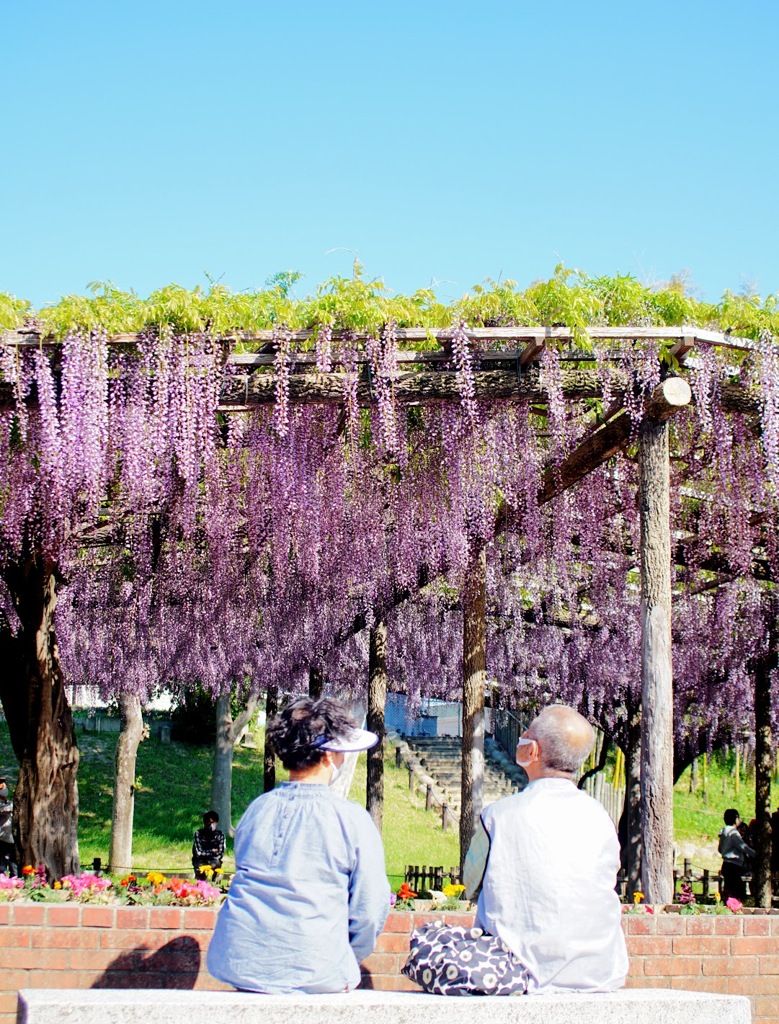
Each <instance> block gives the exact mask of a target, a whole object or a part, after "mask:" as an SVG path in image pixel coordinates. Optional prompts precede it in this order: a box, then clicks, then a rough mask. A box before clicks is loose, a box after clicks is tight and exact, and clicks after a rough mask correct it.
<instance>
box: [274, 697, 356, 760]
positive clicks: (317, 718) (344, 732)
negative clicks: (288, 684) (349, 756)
mask: <svg viewBox="0 0 779 1024" xmlns="http://www.w3.org/2000/svg"><path fill="white" fill-rule="evenodd" d="M354 728H356V726H355V722H354V719H353V718H352V716H351V715H350V714H349V712H348V711H347V710H346V708H344V707H342V706H341V705H340V704H339V703H338V701H335V700H333V699H332V698H330V697H323V698H322V699H321V700H312V699H311V698H310V697H301V698H300V699H299V700H296V701H293V702H292V703H291V704H288V705H287V706H286V707H285V708H284V710H283V711H282V712H281V713H280V714H278V715H277V716H276V717H275V718H274V719H273V721H272V722H271V723H270V724H269V725H268V731H267V734H266V735H267V738H268V742H269V743H270V745H271V746H272V747H273V750H274V752H275V753H276V754H277V756H278V757H279V758H280V759H281V763H282V764H283V765H284V767H285V768H286V769H288V770H289V769H292V770H293V771H295V770H298V769H301V768H313V767H314V765H316V764H319V762H320V761H321V760H322V758H323V757H324V755H325V751H324V750H322V749H321V744H322V743H326V742H327V741H328V740H334V739H339V738H340V737H342V736H348V735H349V733H350V732H351V731H352V730H353V729H354ZM318 744H319V745H318Z"/></svg>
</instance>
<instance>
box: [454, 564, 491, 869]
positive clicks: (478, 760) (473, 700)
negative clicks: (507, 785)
mask: <svg viewBox="0 0 779 1024" xmlns="http://www.w3.org/2000/svg"><path fill="white" fill-rule="evenodd" d="M486 591H487V550H486V548H481V550H480V551H478V552H477V553H476V554H475V555H474V556H472V558H471V564H470V566H469V568H468V575H467V578H466V582H465V589H464V593H463V740H462V797H461V802H460V867H461V868H462V866H463V865H464V863H465V855H466V853H467V852H468V847H469V846H470V845H471V839H472V838H473V834H474V832H475V831H476V826H477V825H478V823H479V817H480V815H481V812H482V806H483V803H484V687H485V684H486V680H487V627H486V621H485V603H486Z"/></svg>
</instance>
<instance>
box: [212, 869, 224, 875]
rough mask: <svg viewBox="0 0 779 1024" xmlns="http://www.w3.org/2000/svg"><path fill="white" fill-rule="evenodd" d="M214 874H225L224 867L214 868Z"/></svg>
mask: <svg viewBox="0 0 779 1024" xmlns="http://www.w3.org/2000/svg"><path fill="white" fill-rule="evenodd" d="M214 874H215V875H223V874H224V868H215V869H214Z"/></svg>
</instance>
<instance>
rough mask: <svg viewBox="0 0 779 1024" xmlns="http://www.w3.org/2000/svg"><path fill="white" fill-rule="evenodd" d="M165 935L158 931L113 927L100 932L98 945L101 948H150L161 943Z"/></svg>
mask: <svg viewBox="0 0 779 1024" xmlns="http://www.w3.org/2000/svg"><path fill="white" fill-rule="evenodd" d="M165 940H166V936H161V935H160V934H159V933H158V932H150V931H149V930H148V928H147V929H144V930H143V931H137V932H136V931H131V930H130V929H129V928H114V929H112V930H111V931H110V932H100V946H101V948H102V949H151V948H152V946H157V945H160V946H161V945H162V943H163V942H164V941H165Z"/></svg>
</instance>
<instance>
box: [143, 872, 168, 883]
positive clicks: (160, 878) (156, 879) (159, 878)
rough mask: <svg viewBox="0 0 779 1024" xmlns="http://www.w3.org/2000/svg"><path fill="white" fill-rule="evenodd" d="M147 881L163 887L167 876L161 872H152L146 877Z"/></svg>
mask: <svg viewBox="0 0 779 1024" xmlns="http://www.w3.org/2000/svg"><path fill="white" fill-rule="evenodd" d="M146 881H147V882H151V884H152V885H162V883H163V882H164V881H165V875H163V874H162V872H161V871H150V872H149V873H148V875H147V876H146Z"/></svg>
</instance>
